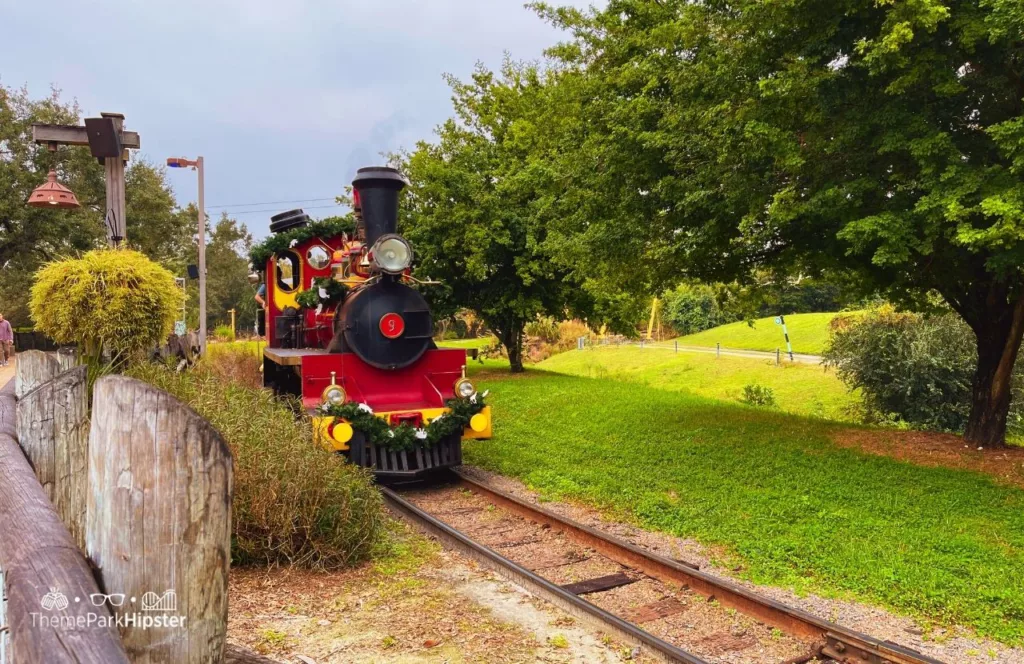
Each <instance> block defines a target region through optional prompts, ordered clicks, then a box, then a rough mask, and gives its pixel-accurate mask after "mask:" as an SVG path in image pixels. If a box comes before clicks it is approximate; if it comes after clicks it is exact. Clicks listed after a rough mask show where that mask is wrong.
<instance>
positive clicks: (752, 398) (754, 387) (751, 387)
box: [740, 383, 778, 408]
mask: <svg viewBox="0 0 1024 664" xmlns="http://www.w3.org/2000/svg"><path fill="white" fill-rule="evenodd" d="M740 401H742V402H743V403H745V404H747V405H749V406H760V407H764V408H774V407H775V406H776V405H778V404H777V403H776V401H775V392H774V391H773V390H772V388H770V387H768V386H767V385H758V384H757V383H748V384H747V385H744V386H743V398H741V399H740Z"/></svg>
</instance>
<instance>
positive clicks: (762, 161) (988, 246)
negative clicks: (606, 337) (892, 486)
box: [537, 0, 1024, 445]
mask: <svg viewBox="0 0 1024 664" xmlns="http://www.w3.org/2000/svg"><path fill="white" fill-rule="evenodd" d="M537 9H538V10H539V11H540V12H541V14H542V15H544V16H546V17H548V18H549V19H550V20H551V21H553V22H554V23H556V24H558V25H560V26H562V27H565V28H568V29H569V30H571V31H572V33H573V38H572V39H571V41H569V42H567V43H565V44H562V45H560V46H559V47H557V48H556V49H554V50H553V51H552V54H553V55H555V56H556V57H557V58H559V60H560V64H559V67H558V70H559V87H560V88H561V89H562V90H563V94H564V95H566V96H569V97H572V98H573V99H575V100H576V101H575V102H574V104H566V108H569V109H573V112H574V114H576V115H577V118H578V119H577V126H576V131H575V132H574V134H573V135H572V136H571V137H569V138H568V139H566V140H571V141H573V142H574V143H575V144H576V145H577V150H575V151H573V152H569V151H565V150H563V151H561V152H560V153H559V154H561V155H562V156H563V163H561V164H560V165H559V167H558V170H559V171H560V173H561V174H562V175H563V177H564V180H563V181H564V183H565V185H566V190H567V191H568V192H569V194H568V195H567V196H566V197H565V199H566V200H565V201H564V203H563V206H562V210H563V212H564V215H563V217H562V219H561V223H560V228H559V230H557V231H554V232H553V236H554V237H555V239H556V240H558V241H560V242H561V243H562V246H565V247H567V250H571V253H569V252H568V251H567V253H566V255H567V256H568V257H570V258H571V259H572V260H573V265H574V266H575V269H576V270H577V271H580V272H583V273H584V274H585V273H588V272H589V271H591V270H606V271H607V270H617V271H620V272H623V273H625V272H626V271H635V270H637V269H640V268H645V267H647V268H650V269H651V272H652V278H655V279H660V278H664V276H665V273H666V272H673V271H674V272H675V273H676V278H677V279H678V275H679V273H683V274H684V275H687V276H693V277H698V278H702V279H706V280H709V281H726V282H728V281H731V280H732V279H735V278H741V279H742V278H744V275H747V274H750V273H751V272H752V271H753V270H755V269H757V268H770V269H774V270H792V271H794V272H795V271H801V272H804V273H805V274H810V275H811V276H815V273H816V272H817V271H822V270H831V271H847V272H850V273H853V274H855V275H856V276H857V278H858V280H859V282H860V283H861V284H862V285H863V286H864V287H865V289H867V290H874V291H877V292H881V293H884V294H886V295H887V296H888V297H890V298H893V299H894V300H896V301H898V302H901V303H904V304H908V305H917V304H920V303H921V302H923V301H925V300H926V298H927V296H928V295H929V293H935V292H937V293H939V294H940V295H941V297H942V298H943V299H944V300H945V302H947V303H948V304H949V306H950V307H951V308H952V309H953V310H954V311H956V313H957V314H958V315H959V316H960V317H962V318H963V320H964V321H965V322H966V323H967V324H968V325H969V326H970V328H971V329H972V330H973V332H974V335H975V338H976V345H977V354H978V363H977V371H976V373H975V376H974V381H973V387H972V403H971V412H970V417H969V419H968V423H967V426H966V430H965V438H966V439H968V440H970V441H972V442H974V443H977V444H984V445H1001V444H1003V443H1004V437H1005V430H1006V417H1007V411H1008V407H1009V402H1010V396H1011V389H1010V387H1011V386H1010V380H1011V376H1012V373H1013V366H1014V363H1015V361H1016V358H1017V354H1018V350H1019V348H1020V344H1021V339H1022V335H1024V279H1022V276H1024V274H1022V269H1021V264H1022V259H1024V117H1022V110H1024V106H1022V104H1024V101H1022V99H1024V38H1022V35H1024V6H1022V5H1021V4H1020V3H1019V2H1016V1H1013V0H920V1H919V2H913V3H888V2H875V1H873V0H839V1H835V0H828V1H825V0H811V1H808V2H798V3H791V2H776V1H764V0H739V1H737V2H730V3H722V2H704V3H694V2H688V1H686V0H662V1H661V2H656V3H655V2H649V1H647V0H611V1H610V2H609V4H608V6H607V7H606V8H605V9H604V10H600V11H597V10H593V11H590V12H580V11H577V10H574V9H571V8H570V9H552V8H550V7H547V6H544V5H537ZM623 235H625V236H628V237H629V238H631V241H629V242H626V243H623V244H621V245H620V248H621V251H620V252H618V253H617V254H615V255H607V254H605V253H599V252H595V249H596V248H600V247H603V246H606V245H607V243H608V242H609V241H611V240H614V239H615V238H618V237H622V236H623Z"/></svg>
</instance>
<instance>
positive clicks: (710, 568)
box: [463, 466, 1024, 664]
mask: <svg viewBox="0 0 1024 664" xmlns="http://www.w3.org/2000/svg"><path fill="white" fill-rule="evenodd" d="M463 470H464V471H465V472H466V474H467V475H469V476H471V477H474V478H476V479H479V480H481V481H486V482H488V483H490V484H492V485H493V486H495V487H496V488H498V489H501V490H503V491H505V492H506V493H510V494H512V495H515V496H517V497H519V498H522V499H524V500H529V501H530V502H534V503H540V501H539V500H538V497H537V494H536V493H534V492H533V491H530V490H529V489H528V488H527V487H525V486H524V485H523V484H522V483H521V482H518V481H516V480H513V479H510V478H507V477H504V476H501V475H497V474H494V473H490V472H487V471H484V470H481V469H478V468H473V467H470V466H463ZM543 507H544V508H545V509H547V510H550V511H552V512H554V513H556V514H559V515H562V516H565V517H568V518H570V519H573V520H574V521H577V522H579V523H582V524H585V525H588V526H591V527H593V528H596V529H598V530H602V531H604V532H606V533H609V534H611V535H614V536H616V537H619V538H620V539H624V540H626V541H627V542H630V543H632V544H634V545H636V546H640V547H643V548H646V549H649V550H651V551H653V552H655V553H657V554H660V555H662V556H665V557H668V558H673V559H675V560H679V561H682V562H685V563H690V564H694V565H698V566H699V567H700V569H701V570H702V571H704V572H707V573H709V574H713V575H715V576H719V577H721V578H726V579H730V580H732V581H733V582H734V583H737V584H739V585H742V586H745V587H747V588H750V589H752V590H754V591H755V592H757V593H760V594H762V595H764V596H767V597H770V598H772V599H774V600H776V601H779V602H782V603H784V604H787V605H789V606H793V607H797V608H800V609H803V610H804V611H807V612H808V613H811V614H814V615H816V616H818V617H820V618H823V619H825V620H829V621H831V622H834V623H837V624H839V625H842V626H844V627H847V628H849V629H854V630H857V631H859V632H863V633H866V634H870V635H871V636H874V637H875V638H878V639H882V640H888V641H892V642H894V643H898V644H900V645H903V646H906V647H909V648H913V649H914V650H917V651H920V652H922V653H924V654H925V655H928V656H930V657H934V658H936V659H938V660H940V661H943V662H948V663H949V664H970V663H972V662H979V663H980V662H989V663H998V664H1024V648H1009V647H1007V646H1005V645H1003V644H1001V643H997V642H995V641H991V640H987V639H981V638H978V637H977V636H975V635H974V634H973V633H971V632H970V631H969V630H967V629H966V628H961V627H952V628H950V627H941V626H936V625H930V624H918V623H917V622H916V621H915V620H914V619H912V618H908V617H906V616H900V615H897V614H894V613H891V612H889V611H887V610H885V609H882V608H879V607H876V606H871V605H867V604H861V603H857V602H849V601H843V600H837V599H829V598H824V597H819V596H816V595H807V596H800V595H796V594H795V593H793V592H791V591H789V590H787V589H785V588H777V587H774V586H759V585H755V584H753V583H750V582H749V581H746V580H744V579H739V578H736V576H735V573H734V572H733V571H731V570H728V569H725V568H722V567H717V566H715V565H714V564H713V562H712V561H713V560H715V559H721V555H715V552H714V551H712V550H711V549H710V548H708V547H705V546H703V545H702V544H700V543H698V542H696V541H694V540H689V539H684V538H680V537H673V536H671V535H667V534H665V533H657V532H651V531H647V530H643V529H641V528H637V527H636V526H634V525H631V524H628V523H622V522H619V521H612V520H609V519H608V518H607V517H606V516H605V515H604V514H602V513H601V512H600V511H599V510H596V509H594V508H592V507H589V506H586V505H580V504H573V503H565V502H557V501H556V502H551V501H545V502H544V503H543Z"/></svg>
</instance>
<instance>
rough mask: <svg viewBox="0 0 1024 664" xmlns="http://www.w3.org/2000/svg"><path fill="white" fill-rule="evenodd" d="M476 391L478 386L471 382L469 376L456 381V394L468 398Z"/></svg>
mask: <svg viewBox="0 0 1024 664" xmlns="http://www.w3.org/2000/svg"><path fill="white" fill-rule="evenodd" d="M475 393H476V387H474V386H473V383H471V382H470V380H469V379H468V378H460V379H458V380H457V381H455V394H456V395H458V396H460V397H462V398H463V399H468V398H470V397H471V396H473V395H474V394H475Z"/></svg>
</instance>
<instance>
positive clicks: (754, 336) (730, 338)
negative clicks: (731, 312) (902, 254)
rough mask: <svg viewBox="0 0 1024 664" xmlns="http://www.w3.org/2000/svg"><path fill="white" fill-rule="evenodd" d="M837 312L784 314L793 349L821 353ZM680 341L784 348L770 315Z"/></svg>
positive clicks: (697, 344)
mask: <svg viewBox="0 0 1024 664" xmlns="http://www.w3.org/2000/svg"><path fill="white" fill-rule="evenodd" d="M836 316H837V314H835V313H824V314H792V315H789V316H786V328H787V329H788V330H789V340H790V341H791V342H792V343H793V352H794V353H807V354H809V355H820V354H821V353H822V351H824V350H825V344H826V342H828V324H829V322H830V321H831V320H832V319H833V318H835V317H836ZM679 343H681V344H689V345H691V346H711V347H714V345H715V344H716V343H720V344H722V348H741V349H744V350H766V351H773V350H775V349H776V348H781V349H782V350H786V339H785V338H784V337H783V336H782V326H781V325H776V324H775V318H774V317H773V316H772V317H768V318H759V319H757V320H755V321H754V326H753V327H751V326H750V325H748V324H747V322H746V321H740V322H738V323H729V324H728V325H721V326H719V327H713V328H711V329H710V330H704V331H703V332H698V333H696V334H689V335H687V336H685V337H679Z"/></svg>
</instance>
